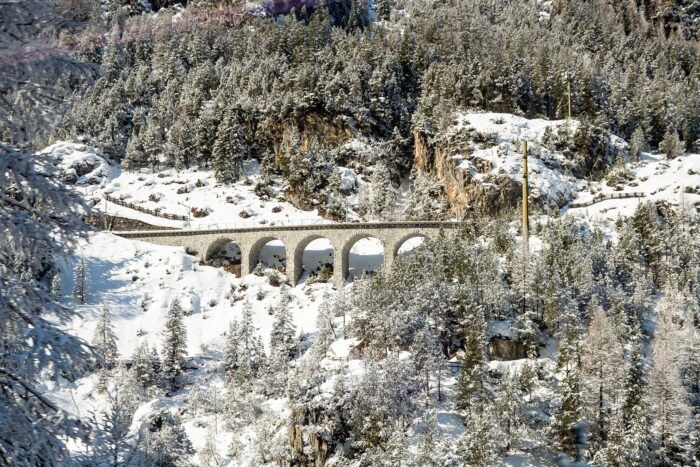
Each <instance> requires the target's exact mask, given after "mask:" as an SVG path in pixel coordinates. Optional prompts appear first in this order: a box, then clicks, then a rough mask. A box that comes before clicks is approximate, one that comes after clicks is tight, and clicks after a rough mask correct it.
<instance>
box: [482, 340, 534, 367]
mask: <svg viewBox="0 0 700 467" xmlns="http://www.w3.org/2000/svg"><path fill="white" fill-rule="evenodd" d="M488 351H489V357H490V358H491V360H501V361H511V360H521V359H523V358H527V346H526V345H525V344H524V343H523V342H518V341H514V340H512V339H510V338H508V337H501V336H496V337H493V338H491V340H490V341H489V345H488Z"/></svg>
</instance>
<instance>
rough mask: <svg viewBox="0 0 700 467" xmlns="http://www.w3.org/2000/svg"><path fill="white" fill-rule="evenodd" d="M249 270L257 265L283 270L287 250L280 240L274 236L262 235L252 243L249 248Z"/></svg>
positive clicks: (285, 263)
mask: <svg viewBox="0 0 700 467" xmlns="http://www.w3.org/2000/svg"><path fill="white" fill-rule="evenodd" d="M249 260H250V271H253V270H254V269H255V268H256V267H257V266H258V265H260V267H262V268H264V269H267V268H272V269H277V270H278V271H284V270H285V269H286V266H287V251H286V248H285V246H284V243H282V241H281V240H278V239H277V238H274V237H263V238H261V239H259V240H258V241H257V242H255V243H254V244H253V246H252V247H251V249H250V255H249Z"/></svg>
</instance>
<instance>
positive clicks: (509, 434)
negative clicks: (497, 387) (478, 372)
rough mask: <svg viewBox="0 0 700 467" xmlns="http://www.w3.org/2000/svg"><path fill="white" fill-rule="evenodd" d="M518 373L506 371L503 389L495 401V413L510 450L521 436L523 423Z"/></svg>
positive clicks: (506, 448)
mask: <svg viewBox="0 0 700 467" xmlns="http://www.w3.org/2000/svg"><path fill="white" fill-rule="evenodd" d="M518 376H519V375H518V374H512V373H510V372H508V373H506V374H505V375H504V376H503V378H502V383H501V391H500V392H499V394H498V396H497V398H496V401H495V414H496V416H497V417H498V421H499V425H500V431H501V433H502V439H503V444H504V446H503V447H504V449H505V450H506V451H510V450H511V449H512V448H513V445H514V443H515V441H516V440H518V439H519V438H520V436H519V433H520V425H521V423H522V413H521V412H522V409H523V407H522V400H521V399H520V395H519V394H518V389H517V385H518V379H519V378H518Z"/></svg>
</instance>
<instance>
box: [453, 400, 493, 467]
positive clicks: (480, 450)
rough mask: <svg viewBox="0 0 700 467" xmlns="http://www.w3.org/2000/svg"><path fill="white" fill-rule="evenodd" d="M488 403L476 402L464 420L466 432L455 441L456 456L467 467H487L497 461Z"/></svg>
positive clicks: (491, 412)
mask: <svg viewBox="0 0 700 467" xmlns="http://www.w3.org/2000/svg"><path fill="white" fill-rule="evenodd" d="M495 418H496V416H495V414H494V413H493V410H492V409H491V408H490V405H489V402H487V401H483V400H481V401H478V402H477V403H476V404H475V405H474V407H473V410H471V411H470V412H469V414H468V415H467V417H466V420H465V423H464V424H465V427H466V430H465V431H464V434H462V436H461V437H460V438H459V439H458V440H457V446H456V448H457V455H458V456H459V458H460V459H461V460H462V461H463V462H464V463H466V464H467V465H471V466H475V467H488V466H491V465H494V464H495V463H496V461H497V459H498V449H499V446H498V444H497V439H496V433H495V431H494V423H493V421H494V419H495Z"/></svg>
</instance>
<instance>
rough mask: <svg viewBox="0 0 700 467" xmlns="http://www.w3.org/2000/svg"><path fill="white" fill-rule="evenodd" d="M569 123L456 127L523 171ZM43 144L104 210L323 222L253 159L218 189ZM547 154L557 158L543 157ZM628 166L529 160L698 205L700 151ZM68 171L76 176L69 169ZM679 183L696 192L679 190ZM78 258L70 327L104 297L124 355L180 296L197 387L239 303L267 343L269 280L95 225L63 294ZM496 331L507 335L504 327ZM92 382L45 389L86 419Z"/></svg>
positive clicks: (624, 209)
mask: <svg viewBox="0 0 700 467" xmlns="http://www.w3.org/2000/svg"><path fill="white" fill-rule="evenodd" d="M467 122H468V123H467ZM565 123H566V122H564V121H559V122H545V121H541V120H525V119H522V118H520V117H515V116H512V115H511V116H508V115H503V114H469V115H465V116H464V118H463V120H461V121H460V125H464V126H466V125H469V126H471V127H473V128H474V129H475V130H477V131H479V132H496V133H497V137H496V140H495V141H496V146H494V147H491V148H488V149H479V148H477V147H475V148H473V150H474V151H475V153H476V154H478V157H480V158H484V159H487V160H489V161H490V162H491V163H492V164H494V167H495V169H494V170H498V171H501V172H502V173H506V174H508V176H509V177H512V178H514V179H515V178H517V179H519V177H520V176H521V174H520V170H521V169H520V162H521V159H520V158H521V155H520V154H519V153H518V150H517V142H518V141H521V140H522V139H523V138H528V139H529V140H530V141H533V142H537V141H540V140H541V137H542V134H543V133H544V131H545V128H546V127H548V126H554V127H556V126H558V125H563V124H565ZM572 124H575V123H572ZM555 129H556V128H555ZM45 153H47V154H49V155H51V156H52V157H55V158H56V161H57V164H59V165H60V166H61V167H62V168H63V169H64V171H65V173H66V174H68V175H69V176H70V177H69V178H70V179H74V181H73V183H74V186H75V189H76V190H77V191H78V192H79V193H81V194H82V195H83V196H85V197H86V199H88V200H96V201H97V202H96V207H97V208H98V209H102V210H106V211H107V213H108V214H110V215H119V216H123V217H128V218H132V219H137V220H141V221H144V222H147V223H150V224H153V225H159V226H164V227H185V226H187V225H189V226H190V227H209V226H216V225H218V226H223V225H236V226H244V225H250V226H254V225H273V224H277V225H279V224H282V223H290V224H295V223H304V222H313V223H316V222H318V223H322V222H328V221H326V220H324V219H322V218H321V217H320V216H319V215H318V213H317V212H315V211H312V212H306V211H301V210H299V209H296V208H295V207H294V206H292V205H291V204H290V203H288V202H286V201H284V200H283V199H281V198H278V196H279V193H277V194H276V195H275V197H274V198H273V199H271V200H263V199H261V198H260V197H259V196H258V195H256V193H255V191H254V186H255V172H256V170H257V167H256V166H255V165H254V164H251V165H249V166H248V167H246V171H247V175H248V176H249V177H250V178H251V180H252V183H249V182H246V181H241V182H239V183H237V184H234V185H232V186H221V185H217V184H216V183H215V181H214V179H213V176H212V174H211V172H209V171H196V170H188V171H179V172H178V171H175V170H167V171H163V172H159V173H150V172H144V173H129V172H124V171H121V170H120V169H118V168H116V167H114V166H110V165H109V164H107V163H106V161H105V160H104V159H102V158H101V157H99V155H98V154H97V153H96V152H95V151H93V150H91V149H90V148H88V147H86V146H85V145H82V144H77V143H57V144H55V145H53V146H51V147H49V148H47V149H46V150H45ZM547 157H554V158H556V157H558V156H557V155H556V154H549V155H548V156H547ZM464 162H465V166H464V167H463V168H465V169H467V170H469V167H468V166H467V165H466V163H468V161H466V160H465V161H464ZM627 169H628V173H629V180H628V181H627V182H626V183H624V184H623V185H622V186H621V187H618V186H617V184H613V186H608V184H606V182H605V181H601V182H590V183H589V182H585V181H581V180H577V179H574V178H572V177H570V176H566V175H563V174H562V173H561V172H558V171H556V170H553V169H551V168H549V167H548V166H547V165H545V164H544V162H543V161H542V160H541V159H539V158H535V159H534V160H533V158H531V162H530V170H531V183H532V184H533V186H535V187H536V188H537V189H540V190H544V191H547V192H554V193H556V194H557V196H563V197H565V198H567V199H573V198H575V199H576V200H577V201H586V200H588V199H590V198H591V197H592V196H595V195H597V194H599V193H618V192H644V193H645V194H646V198H645V199H649V200H666V201H668V202H670V203H676V204H677V203H679V202H681V201H683V202H684V203H685V204H686V206H687V207H688V208H689V209H691V208H692V209H693V210H694V209H695V208H694V205H695V203H698V202H700V155H697V154H690V155H684V156H681V157H679V158H677V159H674V160H670V161H667V160H665V158H664V157H663V156H662V155H651V154H644V155H643V157H642V159H641V161H640V162H637V163H633V164H628V165H627ZM73 172H75V177H72V175H71V174H72V173H73ZM346 175H347V174H346ZM350 175H354V174H350ZM350 175H347V177H344V180H347V183H351V182H350V178H351V177H350ZM352 183H356V181H352ZM686 188H690V191H695V192H694V193H685V194H683V195H682V196H681V194H682V193H683V192H684V191H685V190H686ZM178 191H180V192H181V193H178ZM103 193H109V194H111V195H112V196H116V197H119V198H122V199H124V200H125V201H129V202H133V203H135V204H139V205H142V206H143V207H146V208H149V209H156V208H159V209H160V210H161V211H162V212H166V213H172V214H182V215H186V214H187V213H188V212H190V209H191V208H198V209H205V210H206V211H207V212H208V215H207V216H206V217H202V218H191V219H190V220H189V221H184V222H183V221H173V220H167V219H163V218H160V217H156V216H150V215H147V214H143V213H139V212H137V211H134V210H132V209H128V208H124V207H121V206H117V205H115V204H113V203H108V202H105V201H104V200H103V199H102V198H101V195H102V194H103ZM639 202H640V200H638V199H627V200H609V201H603V202H600V203H597V204H594V205H593V206H590V207H587V208H577V209H566V208H565V209H564V210H563V212H564V213H566V212H568V213H570V214H573V215H575V216H578V217H581V218H584V219H588V220H591V221H596V222H599V221H600V222H610V221H613V220H614V219H615V218H617V216H618V215H629V214H631V213H632V211H633V210H634V208H635V206H636V205H637V204H638V203H639ZM244 211H245V212H246V213H247V214H249V215H250V217H248V218H246V219H244V218H242V217H241V216H240V214H241V213H242V212H244ZM420 241H421V240H420V239H416V241H415V242H414V243H410V244H408V245H406V246H404V247H403V248H402V252H404V251H407V250H410V249H411V248H413V247H415V246H416V245H417V244H418V243H419V242H420ZM531 245H533V248H534V247H537V239H536V238H533V239H531ZM283 248H284V247H283V245H281V244H279V243H276V242H271V243H269V244H268V245H267V246H266V247H265V249H263V251H262V257H261V259H262V261H263V262H264V263H266V264H267V265H268V266H272V267H277V266H279V264H278V263H276V261H277V260H276V259H277V258H279V257H284V256H286V255H285V254H284V251H283ZM333 254H334V252H333V250H332V248H331V246H330V244H329V243H328V242H327V241H326V240H323V239H320V240H317V241H315V242H312V243H311V244H310V245H309V246H308V247H307V250H306V252H305V255H304V259H303V263H304V267H305V269H306V270H307V271H313V270H315V269H316V268H318V266H319V265H320V264H323V263H325V262H327V261H328V259H329V258H331V257H332V256H333ZM81 255H82V256H83V257H84V259H85V262H86V266H87V276H88V281H87V284H88V286H87V303H86V304H85V305H81V306H77V308H78V310H79V312H80V317H77V318H75V319H74V320H73V321H72V322H71V323H70V324H69V329H70V331H71V332H73V333H75V334H76V335H78V336H80V337H82V338H84V339H86V340H88V341H89V340H91V338H92V335H93V333H94V329H95V326H96V323H97V316H98V314H99V312H100V306H101V305H103V304H104V305H105V306H107V307H108V308H109V309H110V311H111V315H112V320H113V324H114V326H115V331H116V334H117V336H118V349H119V353H120V358H122V359H128V358H129V357H130V356H131V355H132V353H133V351H134V349H135V348H136V347H137V346H138V345H139V344H140V343H142V342H144V341H147V342H149V344H151V345H155V346H157V347H158V346H160V343H161V340H162V332H163V328H164V324H165V316H166V313H167V310H168V308H169V306H170V304H171V302H172V300H173V299H175V298H178V299H179V300H180V302H181V304H182V305H183V308H184V309H185V310H186V314H187V316H186V317H185V324H186V327H187V344H188V349H187V350H188V356H189V357H190V363H191V366H192V368H191V369H190V371H189V372H188V378H190V379H191V381H194V382H196V384H200V385H202V386H206V387H207V388H209V389H211V388H214V387H219V388H223V381H221V379H220V372H217V370H216V368H215V367H216V365H218V364H220V361H221V358H222V354H223V348H224V337H225V334H224V333H225V331H226V330H227V329H228V326H229V323H230V322H231V320H233V319H236V318H240V317H241V315H242V311H243V306H244V304H245V303H246V302H248V303H250V305H251V307H252V310H253V322H254V323H255V325H256V326H257V327H258V330H259V333H260V335H261V337H262V338H263V342H264V344H265V346H268V345H269V334H270V329H271V326H272V321H273V317H272V316H271V313H270V310H271V309H272V307H274V306H275V305H276V304H277V303H278V302H279V299H280V296H281V294H282V288H281V287H279V286H273V285H271V284H270V283H269V280H268V278H267V277H264V276H262V277H261V276H256V275H252V274H251V275H249V276H246V277H243V278H236V277H235V276H234V275H233V274H230V273H227V272H225V271H224V270H223V269H221V268H214V267H209V266H202V265H199V264H198V262H197V261H196V259H195V258H193V257H191V256H189V255H187V254H186V253H185V252H184V251H183V250H182V249H181V248H175V247H164V246H157V245H152V244H147V243H143V242H138V241H132V240H127V239H123V238H121V237H118V236H116V235H113V234H111V233H107V232H97V233H91V234H90V235H89V236H88V237H87V238H86V239H85V240H84V241H83V242H82V245H81V250H80V252H76V255H75V256H74V257H72V258H69V259H67V260H66V261H65V262H63V263H60V264H59V267H60V270H61V282H62V294H63V296H64V300H66V301H70V300H72V298H71V291H72V288H73V271H74V269H75V265H76V262H77V261H78V258H79V257H80V256H81ZM382 262H383V258H382V248H381V244H379V243H378V241H377V240H376V239H364V240H361V241H359V242H358V243H357V244H356V245H355V246H354V248H353V249H352V251H351V271H350V272H351V276H352V275H357V274H360V273H361V271H362V270H375V269H377V268H379V267H380V266H381V264H382ZM305 278H307V276H304V277H303V278H302V280H301V281H300V284H299V285H297V286H296V287H294V288H288V289H287V291H288V293H289V295H290V296H291V299H292V300H291V306H290V309H291V312H292V314H293V317H294V322H295V325H296V328H297V331H298V333H299V334H300V335H309V334H313V333H315V332H316V317H317V314H318V310H319V306H320V304H321V303H323V301H324V300H325V299H326V297H332V296H333V295H334V294H335V291H334V290H333V288H332V286H331V285H330V284H325V283H318V282H316V283H311V281H305V280H304V279H305ZM346 287H350V286H349V285H347V286H346ZM496 331H498V330H496ZM494 332H495V331H494ZM499 333H500V334H506V333H507V330H505V331H503V330H501V331H499ZM355 344H356V342H354V341H351V340H344V339H339V340H337V341H336V342H335V343H334V344H333V346H332V356H333V357H336V358H343V357H346V356H347V355H348V353H349V351H350V349H352V347H353V346H354V345H355ZM544 360H545V361H546V360H547V359H544ZM522 363H523V361H515V362H491V364H490V366H491V368H492V369H493V370H495V371H499V372H504V371H507V370H510V369H513V368H517V367H519V366H520V365H521V364H522ZM336 364H339V363H337V362H335V361H334V360H332V359H328V361H327V362H325V363H324V365H330V366H333V365H336ZM350 365H351V370H350V371H356V372H361V371H362V368H361V367H360V366H359V365H360V364H359V362H351V363H350ZM212 375H214V376H212ZM216 375H219V376H216ZM96 381H97V377H96V376H95V375H91V376H89V377H86V378H83V379H81V380H79V381H77V382H75V383H69V382H66V381H62V382H61V383H60V384H57V383H50V382H47V383H46V384H45V386H44V387H42V388H41V389H42V390H43V391H44V392H45V393H46V395H47V396H48V397H49V398H50V399H52V400H54V401H55V402H56V403H57V404H58V405H60V406H61V407H63V408H65V409H66V410H68V411H69V412H71V413H73V414H75V415H79V416H85V415H86V414H88V413H89V412H90V411H93V410H98V409H100V408H103V407H104V404H105V401H104V396H99V395H97V394H96V391H95V385H96ZM444 384H445V388H446V390H447V391H449V390H450V387H451V385H452V384H454V378H447V380H446V381H445V382H444ZM539 396H540V397H542V398H543V399H544V398H546V397H548V395H546V394H541V395H539ZM186 400H187V393H186V392H185V391H180V392H178V393H176V394H175V395H174V396H173V397H171V398H163V397H161V398H158V399H154V400H151V401H149V402H147V403H145V404H143V406H142V407H141V408H140V409H139V411H138V413H137V415H136V417H135V421H134V423H135V425H136V424H137V423H138V421H139V420H141V419H143V417H144V416H146V415H147V414H148V413H150V412H151V411H153V410H154V408H156V407H182V406H184V405H185V404H186ZM265 405H266V406H267V407H268V408H269V409H270V410H272V411H274V412H276V413H279V414H282V413H284V411H285V410H287V409H286V403H285V401H284V400H270V401H267V402H265ZM437 418H438V425H439V426H440V428H441V431H442V432H443V433H445V434H448V435H449V436H452V437H453V438H455V439H456V438H458V437H459V435H460V434H461V432H462V431H463V429H464V427H463V425H462V422H461V419H460V417H459V416H458V415H457V414H456V413H455V412H452V411H449V410H445V411H438V413H437ZM208 423H211V421H210V420H209V421H208V420H206V416H200V417H198V416H192V415H190V416H188V417H187V418H186V419H185V428H186V430H187V433H188V436H189V437H190V439H191V440H192V442H193V444H194V447H195V448H196V449H201V448H202V447H203V445H204V439H205V435H206V428H204V427H205V426H206V425H207V424H208ZM233 436H234V435H233V434H232V433H230V432H227V431H225V430H223V429H222V431H221V435H219V436H217V445H218V448H219V451H220V452H221V453H225V452H226V450H227V447H228V445H229V443H230V441H231V438H232V437H233ZM236 436H240V437H243V438H244V437H245V436H251V435H250V430H248V431H246V430H243V431H242V432H241V433H237V434H236ZM243 438H241V439H243ZM533 462H535V461H533V457H532V456H531V455H528V456H526V457H521V456H517V455H513V456H510V457H508V458H507V459H505V460H504V465H535V464H536V462H535V463H533ZM229 465H235V464H231V463H230V464H229Z"/></svg>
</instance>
